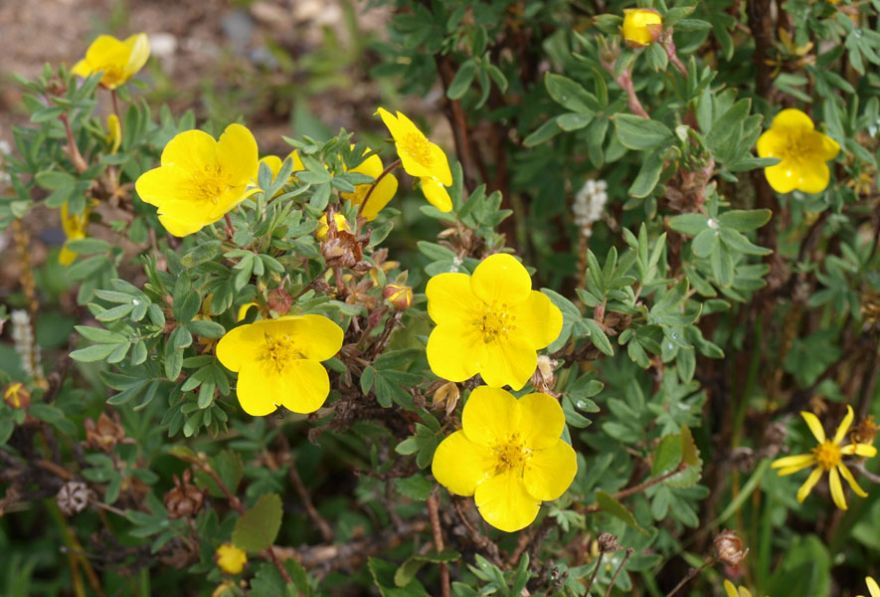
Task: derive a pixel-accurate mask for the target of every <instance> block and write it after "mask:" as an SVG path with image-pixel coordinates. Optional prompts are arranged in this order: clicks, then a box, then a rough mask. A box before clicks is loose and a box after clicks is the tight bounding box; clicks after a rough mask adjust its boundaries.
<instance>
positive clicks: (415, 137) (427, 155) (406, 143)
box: [400, 133, 431, 168]
mask: <svg viewBox="0 0 880 597" xmlns="http://www.w3.org/2000/svg"><path fill="white" fill-rule="evenodd" d="M400 149H402V150H403V151H405V152H406V153H408V154H409V155H411V156H412V158H413V159H414V160H415V161H416V162H418V163H419V164H420V165H422V166H425V167H426V168H429V167H430V166H431V142H430V141H428V138H427V137H425V136H424V135H422V134H419V133H409V134H407V135H406V136H405V137H404V138H403V139H402V140H401V142H400Z"/></svg>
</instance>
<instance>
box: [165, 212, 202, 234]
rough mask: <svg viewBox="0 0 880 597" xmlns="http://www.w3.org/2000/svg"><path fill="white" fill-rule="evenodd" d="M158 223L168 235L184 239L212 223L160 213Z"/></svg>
mask: <svg viewBox="0 0 880 597" xmlns="http://www.w3.org/2000/svg"><path fill="white" fill-rule="evenodd" d="M215 221H216V220H215ZM159 222H160V223H161V224H162V226H163V227H164V228H165V230H167V231H168V233H169V234H171V235H172V236H177V237H184V236H189V235H190V234H195V233H196V232H198V231H199V230H201V229H202V228H204V227H205V226H207V225H208V224H212V223H213V222H206V221H203V220H201V219H199V220H194V219H192V218H189V217H187V216H185V215H183V216H181V215H179V214H176V213H174V212H171V213H164V214H163V213H160V214H159Z"/></svg>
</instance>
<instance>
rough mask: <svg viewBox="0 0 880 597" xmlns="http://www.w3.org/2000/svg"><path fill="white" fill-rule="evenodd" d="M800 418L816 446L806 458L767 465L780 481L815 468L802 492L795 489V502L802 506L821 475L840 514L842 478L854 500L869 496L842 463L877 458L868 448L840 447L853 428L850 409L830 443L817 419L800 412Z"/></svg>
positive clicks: (857, 445) (843, 506)
mask: <svg viewBox="0 0 880 597" xmlns="http://www.w3.org/2000/svg"><path fill="white" fill-rule="evenodd" d="M801 416H802V417H803V418H804V421H806V422H807V426H808V427H809V428H810V431H811V432H812V433H813V437H815V438H816V441H817V442H818V443H819V445H818V446H816V447H815V448H813V450H812V451H811V452H810V453H809V454H797V455H795V456H786V457H784V458H779V459H777V460H774V461H773V464H771V465H770V466H772V467H773V468H776V469H779V476H781V477H784V476H786V475H791V474H793V473H796V472H798V471H801V470H803V469H805V468H808V467H815V469H814V470H813V472H811V473H810V476H809V477H807V480H806V481H805V482H804V484H803V485H801V488H800V489H798V492H797V499H798V501H799V502H803V501H804V500H805V499H807V496H808V495H810V491H812V489H813V487H814V486H815V485H816V483H818V482H819V479H820V478H821V477H822V473H824V472H827V473H828V483H829V486H830V488H831V498H832V499H833V500H834V504H835V505H836V506H837V507H838V508H840V509H841V510H846V498H845V497H844V495H843V484H842V483H841V482H840V478H841V477H843V478H844V479H846V482H847V483H849V486H850V487H851V488H852V490H853V492H855V494H856V495H857V496H859V497H867V496H868V494H867V493H865V491H864V490H863V489H862V488H861V487H859V484H858V483H857V482H856V479H855V477H853V474H852V472H850V470H849V468H847V466H846V465H845V464H844V463H843V457H844V456H862V457H864V458H873V457H874V456H876V455H877V449H876V448H875V447H874V446H872V445H870V444H862V443H854V444H848V445H846V446H841V445H840V443H841V442H842V441H843V440H844V438H845V437H846V432H847V431H849V427H850V425H852V421H853V410H852V407H850V406H849V405H847V407H846V416H845V417H844V418H843V421H841V423H840V427H838V428H837V432H836V433H835V434H834V438H833V439H831V440H829V439H827V438H826V437H825V430H824V429H823V428H822V423H821V422H819V418H818V417H817V416H816V415H814V414H813V413H809V412H801Z"/></svg>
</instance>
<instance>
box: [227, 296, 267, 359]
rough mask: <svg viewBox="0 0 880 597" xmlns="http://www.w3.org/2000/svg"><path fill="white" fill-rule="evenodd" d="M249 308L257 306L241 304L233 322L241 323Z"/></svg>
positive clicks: (252, 303)
mask: <svg viewBox="0 0 880 597" xmlns="http://www.w3.org/2000/svg"><path fill="white" fill-rule="evenodd" d="M251 307H259V305H258V304H257V303H254V302H250V303H245V304H243V305H242V306H241V307H239V308H238V314H237V315H236V317H235V321H241V320H242V319H244V318H245V317H247V313H248V311H250V310H251ZM218 358H219V357H218Z"/></svg>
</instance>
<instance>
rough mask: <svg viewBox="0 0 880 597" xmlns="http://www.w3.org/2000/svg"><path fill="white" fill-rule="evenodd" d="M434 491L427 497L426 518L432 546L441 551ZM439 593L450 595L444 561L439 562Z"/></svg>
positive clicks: (441, 535)
mask: <svg viewBox="0 0 880 597" xmlns="http://www.w3.org/2000/svg"><path fill="white" fill-rule="evenodd" d="M438 502H439V500H438V499H437V493H436V491H435V492H434V493H432V494H431V496H430V497H429V498H428V502H427V505H428V518H429V519H430V520H431V530H432V531H433V534H434V548H435V549H436V550H437V551H438V552H440V551H443V529H442V528H441V527H440V505H439V503H438ZM440 594H441V595H442V596H443V597H450V595H451V594H452V590H451V588H450V583H449V566H447V565H446V562H440Z"/></svg>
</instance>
